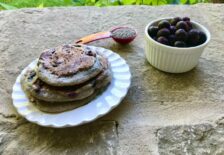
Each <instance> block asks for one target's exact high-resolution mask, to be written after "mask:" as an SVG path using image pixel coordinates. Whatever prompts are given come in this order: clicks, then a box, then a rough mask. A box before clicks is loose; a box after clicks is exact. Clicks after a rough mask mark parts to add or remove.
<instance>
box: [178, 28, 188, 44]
mask: <svg viewBox="0 0 224 155" xmlns="http://www.w3.org/2000/svg"><path fill="white" fill-rule="evenodd" d="M175 37H176V40H178V41H186V40H187V37H188V35H187V32H186V31H185V30H184V29H179V30H177V31H176V33H175Z"/></svg>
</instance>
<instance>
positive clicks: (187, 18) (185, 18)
mask: <svg viewBox="0 0 224 155" xmlns="http://www.w3.org/2000/svg"><path fill="white" fill-rule="evenodd" d="M190 20H191V19H190V18H189V17H184V18H183V21H190Z"/></svg>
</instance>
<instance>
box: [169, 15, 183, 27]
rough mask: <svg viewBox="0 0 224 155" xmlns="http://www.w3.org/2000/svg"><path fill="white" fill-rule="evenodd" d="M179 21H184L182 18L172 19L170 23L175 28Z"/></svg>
mask: <svg viewBox="0 0 224 155" xmlns="http://www.w3.org/2000/svg"><path fill="white" fill-rule="evenodd" d="M179 21H182V19H181V18H180V17H175V18H173V19H171V21H170V23H171V25H173V26H175V25H176V24H177V23H178V22H179Z"/></svg>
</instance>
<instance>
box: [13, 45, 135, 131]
mask: <svg viewBox="0 0 224 155" xmlns="http://www.w3.org/2000/svg"><path fill="white" fill-rule="evenodd" d="M89 47H90V48H92V50H97V51H99V52H101V53H103V54H104V55H105V56H106V57H107V58H108V61H109V63H110V66H111V70H112V81H111V84H110V85H109V86H108V87H107V89H106V90H105V91H104V92H103V93H102V94H101V95H99V96H98V97H97V98H95V99H94V100H92V101H91V102H89V103H88V104H86V105H84V106H82V107H79V108H76V109H73V110H70V111H66V112H62V113H56V114H50V113H45V112H42V111H40V110H38V109H37V108H36V107H35V106H34V105H33V104H32V103H30V102H29V100H28V98H27V97H26V95H25V93H24V92H23V90H22V88H21V85H20V78H21V75H22V74H24V73H25V71H26V70H27V69H28V68H34V67H35V66H36V63H37V60H34V61H33V62H32V63H30V64H29V65H28V66H27V67H26V68H25V69H24V70H23V71H22V72H21V74H20V75H19V76H18V77H17V79H16V82H15V84H14V86H13V92H12V99H13V105H14V106H15V108H16V109H17V111H18V113H19V114H20V115H22V116H23V117H25V118H26V119H27V120H28V121H30V122H33V123H36V124H38V125H41V126H47V127H54V128H62V127H71V126H78V125H81V124H84V123H88V122H91V121H94V120H96V119H97V118H99V117H101V116H103V115H105V114H107V113H108V112H110V111H111V110H112V109H113V108H115V107H116V106H118V105H119V103H120V102H121V101H122V99H123V98H124V97H125V95H126V94H127V92H128V89H129V87H130V84H131V73H130V70H129V67H128V65H127V64H126V62H125V60H124V59H123V58H121V57H120V56H119V55H118V54H116V53H114V52H112V51H110V50H108V49H104V48H101V47H94V46H89Z"/></svg>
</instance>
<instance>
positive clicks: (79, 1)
mask: <svg viewBox="0 0 224 155" xmlns="http://www.w3.org/2000/svg"><path fill="white" fill-rule="evenodd" d="M73 2H74V4H75V5H77V6H81V5H85V2H86V1H85V0H73Z"/></svg>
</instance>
